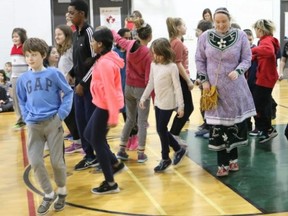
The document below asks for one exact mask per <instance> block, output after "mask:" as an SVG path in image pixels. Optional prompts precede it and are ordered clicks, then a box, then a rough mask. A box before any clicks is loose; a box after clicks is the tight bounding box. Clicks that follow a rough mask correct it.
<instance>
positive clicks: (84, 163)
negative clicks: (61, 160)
mask: <svg viewBox="0 0 288 216" xmlns="http://www.w3.org/2000/svg"><path fill="white" fill-rule="evenodd" d="M98 164H99V163H98V160H97V159H94V160H87V159H86V158H83V159H82V160H81V161H80V162H79V163H78V164H76V166H75V167H74V169H75V170H77V171H80V170H84V169H88V168H90V167H96V166H97V165H98Z"/></svg>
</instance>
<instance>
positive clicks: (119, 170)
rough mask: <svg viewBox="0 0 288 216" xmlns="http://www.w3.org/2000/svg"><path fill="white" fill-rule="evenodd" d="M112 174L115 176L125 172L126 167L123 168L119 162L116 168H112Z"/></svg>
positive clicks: (123, 165) (122, 164)
mask: <svg viewBox="0 0 288 216" xmlns="http://www.w3.org/2000/svg"><path fill="white" fill-rule="evenodd" d="M112 168H113V174H114V175H117V174H119V173H121V172H123V171H124V170H127V167H126V166H125V164H124V163H123V162H122V161H121V162H120V163H119V164H118V165H117V166H116V167H115V166H113V167H112Z"/></svg>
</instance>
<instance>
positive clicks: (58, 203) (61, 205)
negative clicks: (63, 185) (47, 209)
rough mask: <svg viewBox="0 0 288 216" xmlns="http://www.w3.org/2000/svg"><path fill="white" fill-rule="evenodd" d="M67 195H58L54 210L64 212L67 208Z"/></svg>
mask: <svg viewBox="0 0 288 216" xmlns="http://www.w3.org/2000/svg"><path fill="white" fill-rule="evenodd" d="M66 196H67V194H58V196H57V199H56V201H55V202H54V210H55V211H62V210H63V209H64V207H65V199H66Z"/></svg>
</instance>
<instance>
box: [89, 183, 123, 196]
mask: <svg viewBox="0 0 288 216" xmlns="http://www.w3.org/2000/svg"><path fill="white" fill-rule="evenodd" d="M91 192H92V193H94V194H109V193H118V192H120V189H119V187H118V184H117V183H115V184H114V185H113V186H110V185H109V184H108V182H106V181H103V182H102V183H101V185H100V186H99V187H96V188H92V189H91Z"/></svg>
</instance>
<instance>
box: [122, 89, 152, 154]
mask: <svg viewBox="0 0 288 216" xmlns="http://www.w3.org/2000/svg"><path fill="white" fill-rule="evenodd" d="M144 90H145V88H137V87H133V86H129V85H126V86H125V106H126V115H127V119H126V122H125V125H124V128H123V130H122V136H121V146H126V145H127V142H128V139H129V135H130V133H131V130H132V128H133V127H134V126H135V124H136V122H137V125H138V142H139V146H138V150H145V145H146V137H147V126H148V116H149V110H150V98H149V99H147V100H146V101H145V107H146V109H141V108H140V107H139V102H140V99H141V96H142V94H143V92H144ZM137 116H138V119H137V121H136V118H137Z"/></svg>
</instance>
